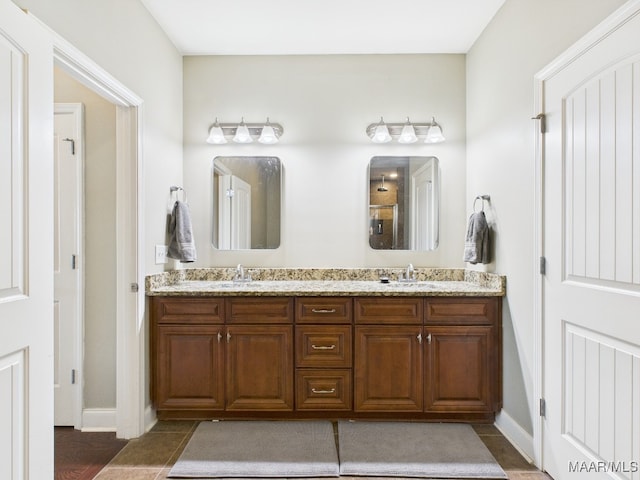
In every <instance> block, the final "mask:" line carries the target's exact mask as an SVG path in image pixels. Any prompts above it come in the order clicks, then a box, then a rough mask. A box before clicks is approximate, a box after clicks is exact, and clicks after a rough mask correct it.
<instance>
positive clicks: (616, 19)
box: [533, 0, 640, 470]
mask: <svg viewBox="0 0 640 480" xmlns="http://www.w3.org/2000/svg"><path fill="white" fill-rule="evenodd" d="M637 15H640V0H629V1H627V3H625V4H624V5H622V6H621V7H620V8H618V9H617V10H615V11H614V12H613V13H612V14H611V15H609V16H608V17H607V18H605V19H604V20H603V21H602V22H600V23H599V24H598V25H596V26H595V27H594V28H593V29H592V30H591V31H589V32H588V33H587V34H585V35H584V36H583V37H582V38H580V40H578V41H577V42H576V43H574V44H573V45H572V46H571V47H569V48H568V49H567V50H565V51H564V52H563V53H562V54H560V55H559V56H558V57H556V58H555V59H554V60H553V61H552V62H550V63H549V64H547V65H546V66H545V67H544V68H542V69H541V70H540V71H538V73H536V74H535V76H534V109H535V111H534V115H537V114H539V113H543V114H544V100H545V98H544V84H545V82H546V81H547V80H549V79H551V78H552V77H553V76H555V75H556V74H557V73H558V72H560V71H561V70H563V69H564V68H565V67H567V66H568V65H569V64H571V63H572V62H573V61H575V60H576V59H577V58H578V57H580V56H582V55H583V54H585V53H586V52H587V51H589V50H591V49H592V48H593V47H594V46H595V45H597V44H598V43H600V42H601V41H602V40H604V39H605V38H606V37H608V36H609V35H610V34H611V33H612V32H613V31H615V30H617V29H618V28H620V27H621V26H622V25H624V24H625V23H627V22H628V21H629V20H631V18H633V17H635V16H637ZM534 128H535V133H534V134H535V137H536V141H535V152H534V155H535V175H534V221H535V230H534V238H535V245H534V257H533V260H534V264H535V267H534V272H535V274H534V275H535V278H534V282H533V284H534V312H533V314H534V317H533V318H534V325H533V330H534V339H533V340H534V345H533V354H534V362H533V363H534V365H533V367H534V372H533V404H534V406H536V407H537V406H538V402H539V400H540V399H542V398H544V397H545V392H544V378H545V377H544V347H545V345H544V295H543V275H541V274H539V261H540V258H541V257H543V256H544V255H545V252H544V227H543V226H544V181H543V179H544V160H545V157H544V141H545V139H544V135H543V134H542V133H541V131H540V126H539V122H535V126H534ZM533 414H534V418H533V451H534V459H533V460H534V463H535V465H536V466H537V467H538V468H539V469H540V470H544V465H545V459H544V456H543V452H544V449H543V441H544V438H543V433H544V431H543V430H544V418H543V417H542V416H540V415H538V412H533Z"/></svg>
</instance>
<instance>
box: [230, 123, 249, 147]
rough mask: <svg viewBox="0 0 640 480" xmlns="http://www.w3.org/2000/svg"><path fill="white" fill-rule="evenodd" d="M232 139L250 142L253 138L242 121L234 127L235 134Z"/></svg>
mask: <svg viewBox="0 0 640 480" xmlns="http://www.w3.org/2000/svg"><path fill="white" fill-rule="evenodd" d="M233 141H234V142H236V143H251V142H253V139H252V138H251V134H250V133H249V129H248V128H247V126H246V125H245V124H244V121H242V122H241V123H240V125H238V128H237V129H236V134H235V135H234V137H233Z"/></svg>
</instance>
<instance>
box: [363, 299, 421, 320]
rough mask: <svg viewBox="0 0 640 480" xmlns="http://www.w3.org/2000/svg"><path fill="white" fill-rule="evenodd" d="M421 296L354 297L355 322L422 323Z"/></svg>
mask: <svg viewBox="0 0 640 480" xmlns="http://www.w3.org/2000/svg"><path fill="white" fill-rule="evenodd" d="M422 303H423V300H422V298H413V297H397V298H379V297H363V298H356V299H355V305H354V309H355V312H354V316H355V322H356V323H368V324H385V323H386V324H404V325H411V324H422Z"/></svg>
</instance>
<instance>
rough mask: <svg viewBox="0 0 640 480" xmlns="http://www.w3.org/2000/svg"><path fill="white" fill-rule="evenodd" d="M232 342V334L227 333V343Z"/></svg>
mask: <svg viewBox="0 0 640 480" xmlns="http://www.w3.org/2000/svg"><path fill="white" fill-rule="evenodd" d="M230 340H231V334H230V333H229V332H227V343H229V341H230Z"/></svg>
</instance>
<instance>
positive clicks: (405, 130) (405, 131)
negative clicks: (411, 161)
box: [398, 117, 418, 143]
mask: <svg viewBox="0 0 640 480" xmlns="http://www.w3.org/2000/svg"><path fill="white" fill-rule="evenodd" d="M417 141H418V137H417V136H416V129H415V128H413V125H411V122H409V117H407V123H405V124H404V127H402V132H401V133H400V137H398V142H399V143H414V142H417Z"/></svg>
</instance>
